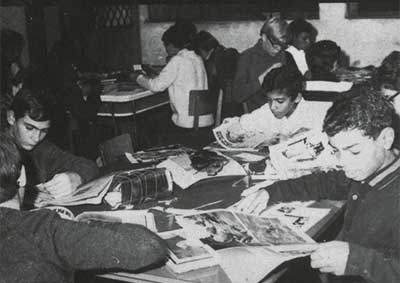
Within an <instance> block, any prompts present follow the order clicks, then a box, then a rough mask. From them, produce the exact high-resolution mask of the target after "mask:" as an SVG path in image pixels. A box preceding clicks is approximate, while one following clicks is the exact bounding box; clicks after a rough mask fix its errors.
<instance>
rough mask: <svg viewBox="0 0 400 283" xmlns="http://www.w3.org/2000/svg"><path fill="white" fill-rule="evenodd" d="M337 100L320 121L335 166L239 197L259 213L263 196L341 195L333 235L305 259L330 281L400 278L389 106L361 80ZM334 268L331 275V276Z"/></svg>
mask: <svg viewBox="0 0 400 283" xmlns="http://www.w3.org/2000/svg"><path fill="white" fill-rule="evenodd" d="M350 92H352V93H351V94H352V95H351V96H352V97H353V98H348V99H342V100H338V101H336V102H335V103H334V104H333V106H332V107H331V108H330V109H329V110H328V112H327V115H326V118H325V121H324V126H323V129H324V131H325V132H326V133H327V135H328V136H329V141H330V144H331V145H332V146H333V147H334V148H336V150H337V156H338V161H339V163H340V164H341V168H342V170H341V171H335V172H328V173H320V174H314V175H309V176H305V177H302V178H299V179H294V180H288V181H282V182H278V183H275V184H273V185H272V186H270V187H267V188H265V189H261V190H259V191H258V192H256V193H254V194H251V195H249V196H248V197H246V198H245V199H243V200H242V201H241V202H240V203H239V204H238V209H239V210H242V211H245V212H252V213H259V212H260V211H262V210H264V209H265V208H266V205H267V203H276V202H279V201H292V200H303V201H305V200H312V199H315V200H320V199H334V200H347V208H346V213H345V218H344V225H343V227H342V230H341V232H340V234H339V236H338V238H337V240H336V241H332V242H327V243H321V244H320V246H319V248H318V249H317V250H316V251H315V252H314V253H313V254H311V266H312V267H314V268H318V269H319V270H320V271H321V272H326V273H330V274H332V275H331V278H330V279H332V280H335V281H334V282H352V283H355V282H382V283H390V282H393V283H394V282H400V260H399V258H400V157H399V151H398V150H397V149H394V148H393V147H392V143H393V140H394V134H395V133H394V128H393V122H394V115H395V112H394V109H393V106H392V105H391V104H390V102H388V101H387V100H386V99H385V98H383V97H382V96H381V95H380V94H378V93H374V92H373V91H372V90H370V89H367V88H356V89H353V90H351V91H350ZM333 275H335V276H333Z"/></svg>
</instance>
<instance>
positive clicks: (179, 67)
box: [132, 26, 214, 133]
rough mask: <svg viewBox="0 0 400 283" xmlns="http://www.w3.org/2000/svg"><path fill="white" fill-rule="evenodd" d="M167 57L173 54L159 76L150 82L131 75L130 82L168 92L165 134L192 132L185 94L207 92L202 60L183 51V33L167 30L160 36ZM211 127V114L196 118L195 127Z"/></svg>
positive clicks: (212, 121)
mask: <svg viewBox="0 0 400 283" xmlns="http://www.w3.org/2000/svg"><path fill="white" fill-rule="evenodd" d="M162 41H163V43H164V46H165V50H166V51H167V54H168V55H169V54H176V55H175V56H173V57H172V58H171V60H170V61H169V62H168V64H167V65H166V66H165V67H164V68H163V69H162V71H161V73H160V74H159V75H158V76H156V77H154V78H150V77H147V76H145V75H138V74H133V75H132V79H133V80H135V81H136V82H137V83H138V84H139V85H141V86H142V87H144V88H146V89H149V90H151V91H154V92H160V91H164V90H166V89H168V94H169V99H170V106H171V110H172V117H171V120H170V122H169V124H168V125H167V126H166V127H165V128H164V131H168V132H169V133H190V132H191V130H192V128H193V116H189V93H190V91H191V90H206V89H208V83H207V73H206V70H205V67H204V63H203V60H202V59H201V57H200V56H198V55H197V54H196V53H195V52H194V51H192V50H188V49H186V48H185V44H186V43H187V42H188V38H187V33H186V32H182V29H180V28H177V27H176V26H171V27H170V28H168V29H167V31H166V32H165V33H164V34H163V36H162ZM213 124H214V117H213V115H212V114H206V115H200V116H199V127H200V128H206V127H209V126H211V125H213Z"/></svg>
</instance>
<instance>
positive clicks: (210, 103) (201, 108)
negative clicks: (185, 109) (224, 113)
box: [189, 90, 218, 130]
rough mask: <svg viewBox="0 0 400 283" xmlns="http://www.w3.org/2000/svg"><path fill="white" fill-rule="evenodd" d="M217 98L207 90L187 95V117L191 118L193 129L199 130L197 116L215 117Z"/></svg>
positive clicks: (191, 92)
mask: <svg viewBox="0 0 400 283" xmlns="http://www.w3.org/2000/svg"><path fill="white" fill-rule="evenodd" d="M217 101H218V96H216V95H214V94H213V93H211V92H210V91H208V90H191V91H190V94H189V116H193V118H194V120H193V128H194V129H195V130H198V128H199V116H201V115H206V114H213V115H215V114H216V112H217Z"/></svg>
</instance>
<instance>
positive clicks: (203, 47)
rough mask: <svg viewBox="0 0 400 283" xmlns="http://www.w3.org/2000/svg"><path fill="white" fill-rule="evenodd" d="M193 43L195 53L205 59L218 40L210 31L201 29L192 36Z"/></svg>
mask: <svg viewBox="0 0 400 283" xmlns="http://www.w3.org/2000/svg"><path fill="white" fill-rule="evenodd" d="M193 45H194V48H195V50H196V52H197V54H199V55H200V56H201V57H202V58H203V59H207V57H208V54H210V52H211V50H213V49H215V48H216V47H217V46H218V45H219V42H218V40H217V39H216V38H215V37H214V36H213V35H212V34H211V33H209V32H208V31H204V30H202V31H199V33H197V34H196V36H195V37H194V39H193Z"/></svg>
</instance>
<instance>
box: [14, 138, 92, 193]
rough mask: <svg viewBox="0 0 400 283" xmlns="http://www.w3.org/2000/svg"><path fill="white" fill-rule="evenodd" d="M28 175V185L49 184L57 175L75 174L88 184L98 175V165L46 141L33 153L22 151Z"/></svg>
mask: <svg viewBox="0 0 400 283" xmlns="http://www.w3.org/2000/svg"><path fill="white" fill-rule="evenodd" d="M21 154H22V160H23V163H24V165H25V169H26V174H27V183H28V184H29V185H37V184H39V183H43V182H47V181H49V180H50V179H51V178H53V177H54V175H55V174H58V173H63V172H74V173H77V174H78V175H79V176H81V178H82V183H86V182H88V181H90V180H92V179H94V178H95V177H97V175H98V168H97V166H96V164H95V163H94V162H93V161H91V160H88V159H86V158H83V157H78V156H75V155H73V154H71V153H69V152H66V151H64V150H62V149H60V148H59V147H57V146H56V145H54V144H53V143H51V142H49V141H47V140H44V141H42V142H41V143H39V144H38V145H37V146H36V147H35V148H34V149H33V150H31V151H24V150H22V151H21Z"/></svg>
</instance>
